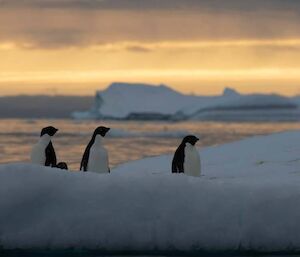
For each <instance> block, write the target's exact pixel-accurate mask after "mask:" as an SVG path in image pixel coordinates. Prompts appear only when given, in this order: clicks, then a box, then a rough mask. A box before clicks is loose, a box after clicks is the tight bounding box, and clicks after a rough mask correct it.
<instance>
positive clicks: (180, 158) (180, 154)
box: [172, 145, 184, 173]
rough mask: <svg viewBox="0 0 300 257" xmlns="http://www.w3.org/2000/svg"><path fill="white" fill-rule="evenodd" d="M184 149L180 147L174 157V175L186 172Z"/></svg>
mask: <svg viewBox="0 0 300 257" xmlns="http://www.w3.org/2000/svg"><path fill="white" fill-rule="evenodd" d="M183 162H184V147H183V146H182V145H180V146H179V147H178V148H177V150H176V152H175V154H174V157H173V161H172V173H182V172H184V167H183V166H184V165H183Z"/></svg>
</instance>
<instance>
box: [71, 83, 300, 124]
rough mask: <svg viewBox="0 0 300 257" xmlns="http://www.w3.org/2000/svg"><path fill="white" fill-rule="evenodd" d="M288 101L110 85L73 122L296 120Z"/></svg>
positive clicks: (229, 91) (293, 103)
mask: <svg viewBox="0 0 300 257" xmlns="http://www.w3.org/2000/svg"><path fill="white" fill-rule="evenodd" d="M299 114H300V111H299V110H298V105H297V103H296V101H294V99H292V98H287V97H283V96H280V95H275V94H270V95H268V94H252V95H242V94H239V93H238V92H236V91H235V90H233V89H230V88H226V89H225V90H224V93H223V95H220V96H196V95H185V94H182V93H180V92H177V91H175V90H173V89H171V88H169V87H167V86H165V85H159V86H154V85H147V84H127V83H113V84H111V85H110V86H109V87H108V88H107V89H105V90H102V91H98V92H97V93H96V97H95V102H94V105H93V106H92V107H91V109H90V110H88V111H86V112H74V113H73V114H72V116H73V117H74V118H76V119H125V120H185V119H197V120H222V119H225V120H231V119H232V120H239V119H241V120H247V119H248V120H261V119H269V120H282V119H284V120H295V119H296V120H298V119H299Z"/></svg>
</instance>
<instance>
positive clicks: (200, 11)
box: [0, 0, 300, 95]
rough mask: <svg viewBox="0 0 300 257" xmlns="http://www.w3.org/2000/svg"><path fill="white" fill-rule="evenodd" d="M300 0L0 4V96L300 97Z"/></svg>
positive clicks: (4, 0)
mask: <svg viewBox="0 0 300 257" xmlns="http://www.w3.org/2000/svg"><path fill="white" fill-rule="evenodd" d="M299 25H300V1H296V0H284V1H283V0H264V1H261V0H251V1H249V0H226V1H224V0H203V1H201V0H185V1H182V0H22V1H21V0H0V95H7V94H20V93H25V94H41V93H46V94H53V93H56V94H84V95H86V94H90V95H91V94H93V93H94V91H95V90H96V89H100V88H103V87H105V86H107V84H109V83H110V82H113V81H127V82H147V83H156V84H158V83H164V84H168V85H171V86H173V88H175V89H178V90H180V91H182V92H187V93H190V92H193V93H197V94H216V93H220V92H221V90H222V89H223V88H224V87H226V86H230V87H235V88H237V89H238V90H240V91H241V92H278V93H282V94H286V95H292V94H300V51H299V50H300V30H299Z"/></svg>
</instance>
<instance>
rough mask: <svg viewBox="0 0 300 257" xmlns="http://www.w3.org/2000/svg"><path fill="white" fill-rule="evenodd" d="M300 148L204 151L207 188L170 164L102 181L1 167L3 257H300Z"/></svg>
mask: <svg viewBox="0 0 300 257" xmlns="http://www.w3.org/2000/svg"><path fill="white" fill-rule="evenodd" d="M299 141H300V132H298V131H294V132H285V133H280V134H274V135H270V136H258V137H253V138H250V139H245V140H242V141H239V142H235V143H230V144H226V145H222V146H214V147H209V148H205V149H202V150H201V151H200V155H201V159H202V164H203V169H202V170H203V176H201V177H199V178H195V177H189V176H186V175H184V174H171V171H170V163H171V158H172V156H171V155H164V156H158V157H153V158H147V159H142V160H138V161H134V162H129V163H125V164H123V165H120V166H119V167H116V168H115V169H113V170H112V172H111V174H102V175H101V174H96V173H92V172H86V173H84V172H68V171H63V170H58V169H51V168H47V167H40V166H35V165H31V164H24V163H19V164H6V165H0V210H1V211H0V255H1V253H2V252H6V253H7V252H9V251H14V250H16V249H17V251H18V253H19V254H20V251H25V252H26V251H27V252H34V251H42V252H43V253H45V252H46V251H50V252H51V251H54V252H56V253H57V252H59V251H63V253H64V254H66V253H67V252H68V251H70V252H72V251H93V253H97V254H99V253H114V254H117V253H124V252H126V253H140V254H153V253H156V254H166V253H169V254H171V253H172V254H174V255H175V254H179V253H185V254H197V253H201V252H206V253H207V252H211V253H226V252H230V253H247V252H251V253H299V252H300V223H299V215H300V205H299V199H300V187H299V184H300V171H299V167H300V159H299ZM271 149H272V150H271Z"/></svg>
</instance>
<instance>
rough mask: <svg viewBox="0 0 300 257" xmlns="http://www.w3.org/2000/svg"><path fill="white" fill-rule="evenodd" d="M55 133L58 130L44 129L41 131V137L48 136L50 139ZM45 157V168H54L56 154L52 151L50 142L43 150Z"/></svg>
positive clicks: (50, 127)
mask: <svg viewBox="0 0 300 257" xmlns="http://www.w3.org/2000/svg"><path fill="white" fill-rule="evenodd" d="M57 131H58V129H56V128H54V127H52V126H49V127H45V128H43V129H42V131H41V137H42V136H43V135H49V136H50V137H52V136H54V135H55V134H56V132H57ZM45 155H46V161H45V166H51V167H55V166H56V163H57V159H56V153H55V150H54V147H53V145H52V142H51V141H50V143H49V144H48V146H47V147H46V149H45Z"/></svg>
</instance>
